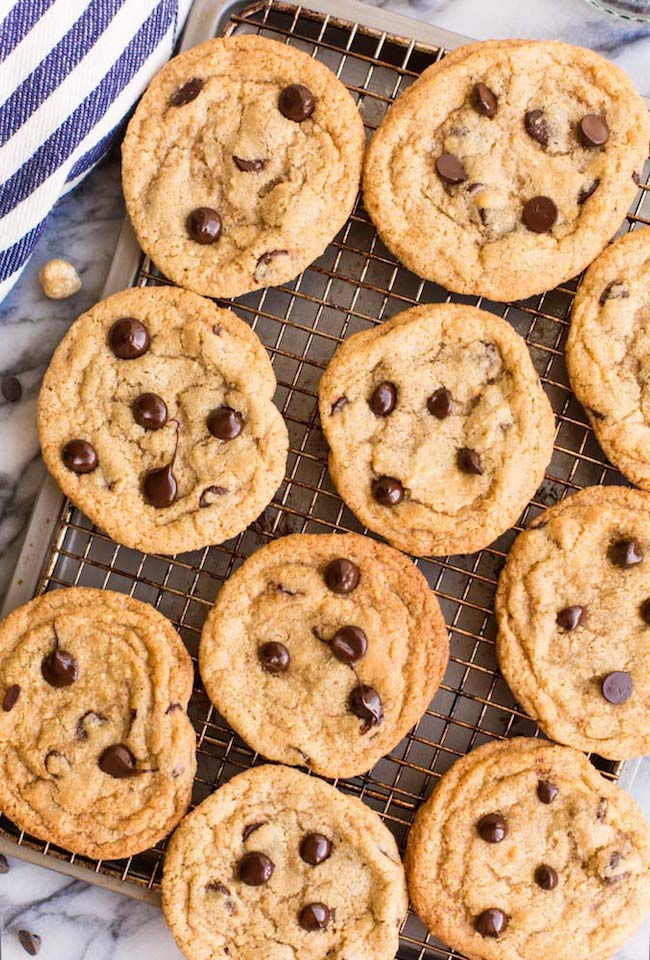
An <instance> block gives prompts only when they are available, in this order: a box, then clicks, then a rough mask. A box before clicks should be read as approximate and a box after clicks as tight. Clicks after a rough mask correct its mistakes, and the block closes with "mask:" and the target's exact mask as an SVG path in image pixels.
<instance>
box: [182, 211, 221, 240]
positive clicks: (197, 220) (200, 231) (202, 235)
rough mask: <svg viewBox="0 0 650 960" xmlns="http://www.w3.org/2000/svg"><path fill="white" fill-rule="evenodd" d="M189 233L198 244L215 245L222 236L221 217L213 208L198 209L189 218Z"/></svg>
mask: <svg viewBox="0 0 650 960" xmlns="http://www.w3.org/2000/svg"><path fill="white" fill-rule="evenodd" d="M186 226H187V232H188V233H189V235H190V237H191V238H192V240H194V241H195V242H196V243H200V244H202V245H206V244H209V243H215V242H216V241H217V240H218V239H219V237H220V236H221V217H220V216H219V214H218V213H217V211H216V210H213V209H212V207H197V208H196V209H195V210H192V212H191V213H190V215H189V217H188V218H187V224H186Z"/></svg>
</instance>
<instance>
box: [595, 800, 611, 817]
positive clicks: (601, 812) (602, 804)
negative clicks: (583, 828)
mask: <svg viewBox="0 0 650 960" xmlns="http://www.w3.org/2000/svg"><path fill="white" fill-rule="evenodd" d="M608 806H609V801H608V800H607V797H601V798H600V800H599V801H598V810H597V811H596V820H604V819H605V814H606V813H607V807H608Z"/></svg>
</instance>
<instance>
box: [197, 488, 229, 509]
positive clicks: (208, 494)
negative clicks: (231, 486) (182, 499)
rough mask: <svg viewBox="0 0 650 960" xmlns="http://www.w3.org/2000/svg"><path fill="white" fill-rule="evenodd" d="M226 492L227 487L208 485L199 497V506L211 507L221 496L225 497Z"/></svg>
mask: <svg viewBox="0 0 650 960" xmlns="http://www.w3.org/2000/svg"><path fill="white" fill-rule="evenodd" d="M226 493H228V488H227V487H216V486H213V487H206V488H205V490H204V491H203V493H202V494H201V496H200V497H199V506H200V507H210V506H212V504H213V503H215V501H216V500H217V499H218V498H219V497H223V495H224V494H226Z"/></svg>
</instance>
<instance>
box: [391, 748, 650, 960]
mask: <svg viewBox="0 0 650 960" xmlns="http://www.w3.org/2000/svg"><path fill="white" fill-rule="evenodd" d="M406 873H407V879H408V885H409V893H410V895H411V900H412V903H413V906H414V908H415V911H416V912H417V913H418V915H419V916H420V918H421V919H422V920H423V921H424V923H425V924H426V925H427V927H428V928H429V930H430V931H431V933H432V934H433V935H434V936H436V937H439V938H440V939H441V940H442V941H443V942H444V943H446V944H448V945H449V946H450V947H453V948H454V949H455V950H458V951H459V952H460V953H462V954H464V955H465V956H467V957H472V958H473V960H546V958H553V960H578V958H580V960H609V958H610V957H612V956H613V954H614V953H615V952H616V950H617V949H618V948H619V947H620V946H622V944H623V943H624V942H625V941H626V940H627V939H628V938H629V937H630V936H631V935H632V933H633V932H634V930H635V929H636V927H637V926H638V925H639V924H640V923H641V921H642V919H643V916H644V914H645V913H646V912H647V911H648V909H649V908H650V829H649V828H648V825H647V823H646V822H645V819H644V817H643V813H642V812H641V810H640V809H639V808H638V806H637V805H636V803H635V802H634V800H633V799H632V797H630V796H629V794H627V793H625V791H624V790H621V788H620V787H617V786H615V785H614V784H613V783H612V782H611V781H610V780H607V779H605V777H602V776H601V775H600V774H599V773H598V771H597V770H596V769H595V767H593V766H592V764H591V763H590V762H589V760H588V759H587V758H586V757H585V756H584V754H582V753H579V752H578V751H577V750H571V749H570V748H569V747H560V746H557V745H555V744H552V743H548V742H547V741H543V740H533V739H527V738H523V737H521V738H515V739H513V740H506V741H501V742H497V741H493V742H492V743H489V744H486V745H484V746H482V747H477V748H475V749H474V750H472V752H471V753H469V754H468V755H467V756H465V757H462V758H461V759H460V760H457V761H456V763H454V765H453V766H452V768H451V770H450V771H449V772H448V773H446V774H445V775H444V776H443V777H442V779H441V780H440V782H439V783H438V785H437V787H436V788H435V790H434V792H433V794H432V796H431V797H430V798H429V800H427V802H426V803H425V804H424V806H423V807H421V808H420V810H419V811H418V814H417V815H416V818H415V821H414V824H413V827H412V828H411V832H410V834H409V839H408V848H407V854H406Z"/></svg>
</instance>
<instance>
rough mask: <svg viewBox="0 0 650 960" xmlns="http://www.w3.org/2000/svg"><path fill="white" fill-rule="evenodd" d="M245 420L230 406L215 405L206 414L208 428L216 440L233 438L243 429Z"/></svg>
mask: <svg viewBox="0 0 650 960" xmlns="http://www.w3.org/2000/svg"><path fill="white" fill-rule="evenodd" d="M245 422H246V421H245V420H244V418H243V417H242V415H241V413H239V412H238V411H237V410H233V408H232V407H217V409H216V410H213V411H212V413H210V414H209V415H208V430H209V431H210V433H211V434H212V436H213V437H216V438H217V440H225V441H226V442H228V441H230V440H234V439H235V437H238V436H239V434H240V433H241V432H242V430H243V429H244V424H245Z"/></svg>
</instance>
